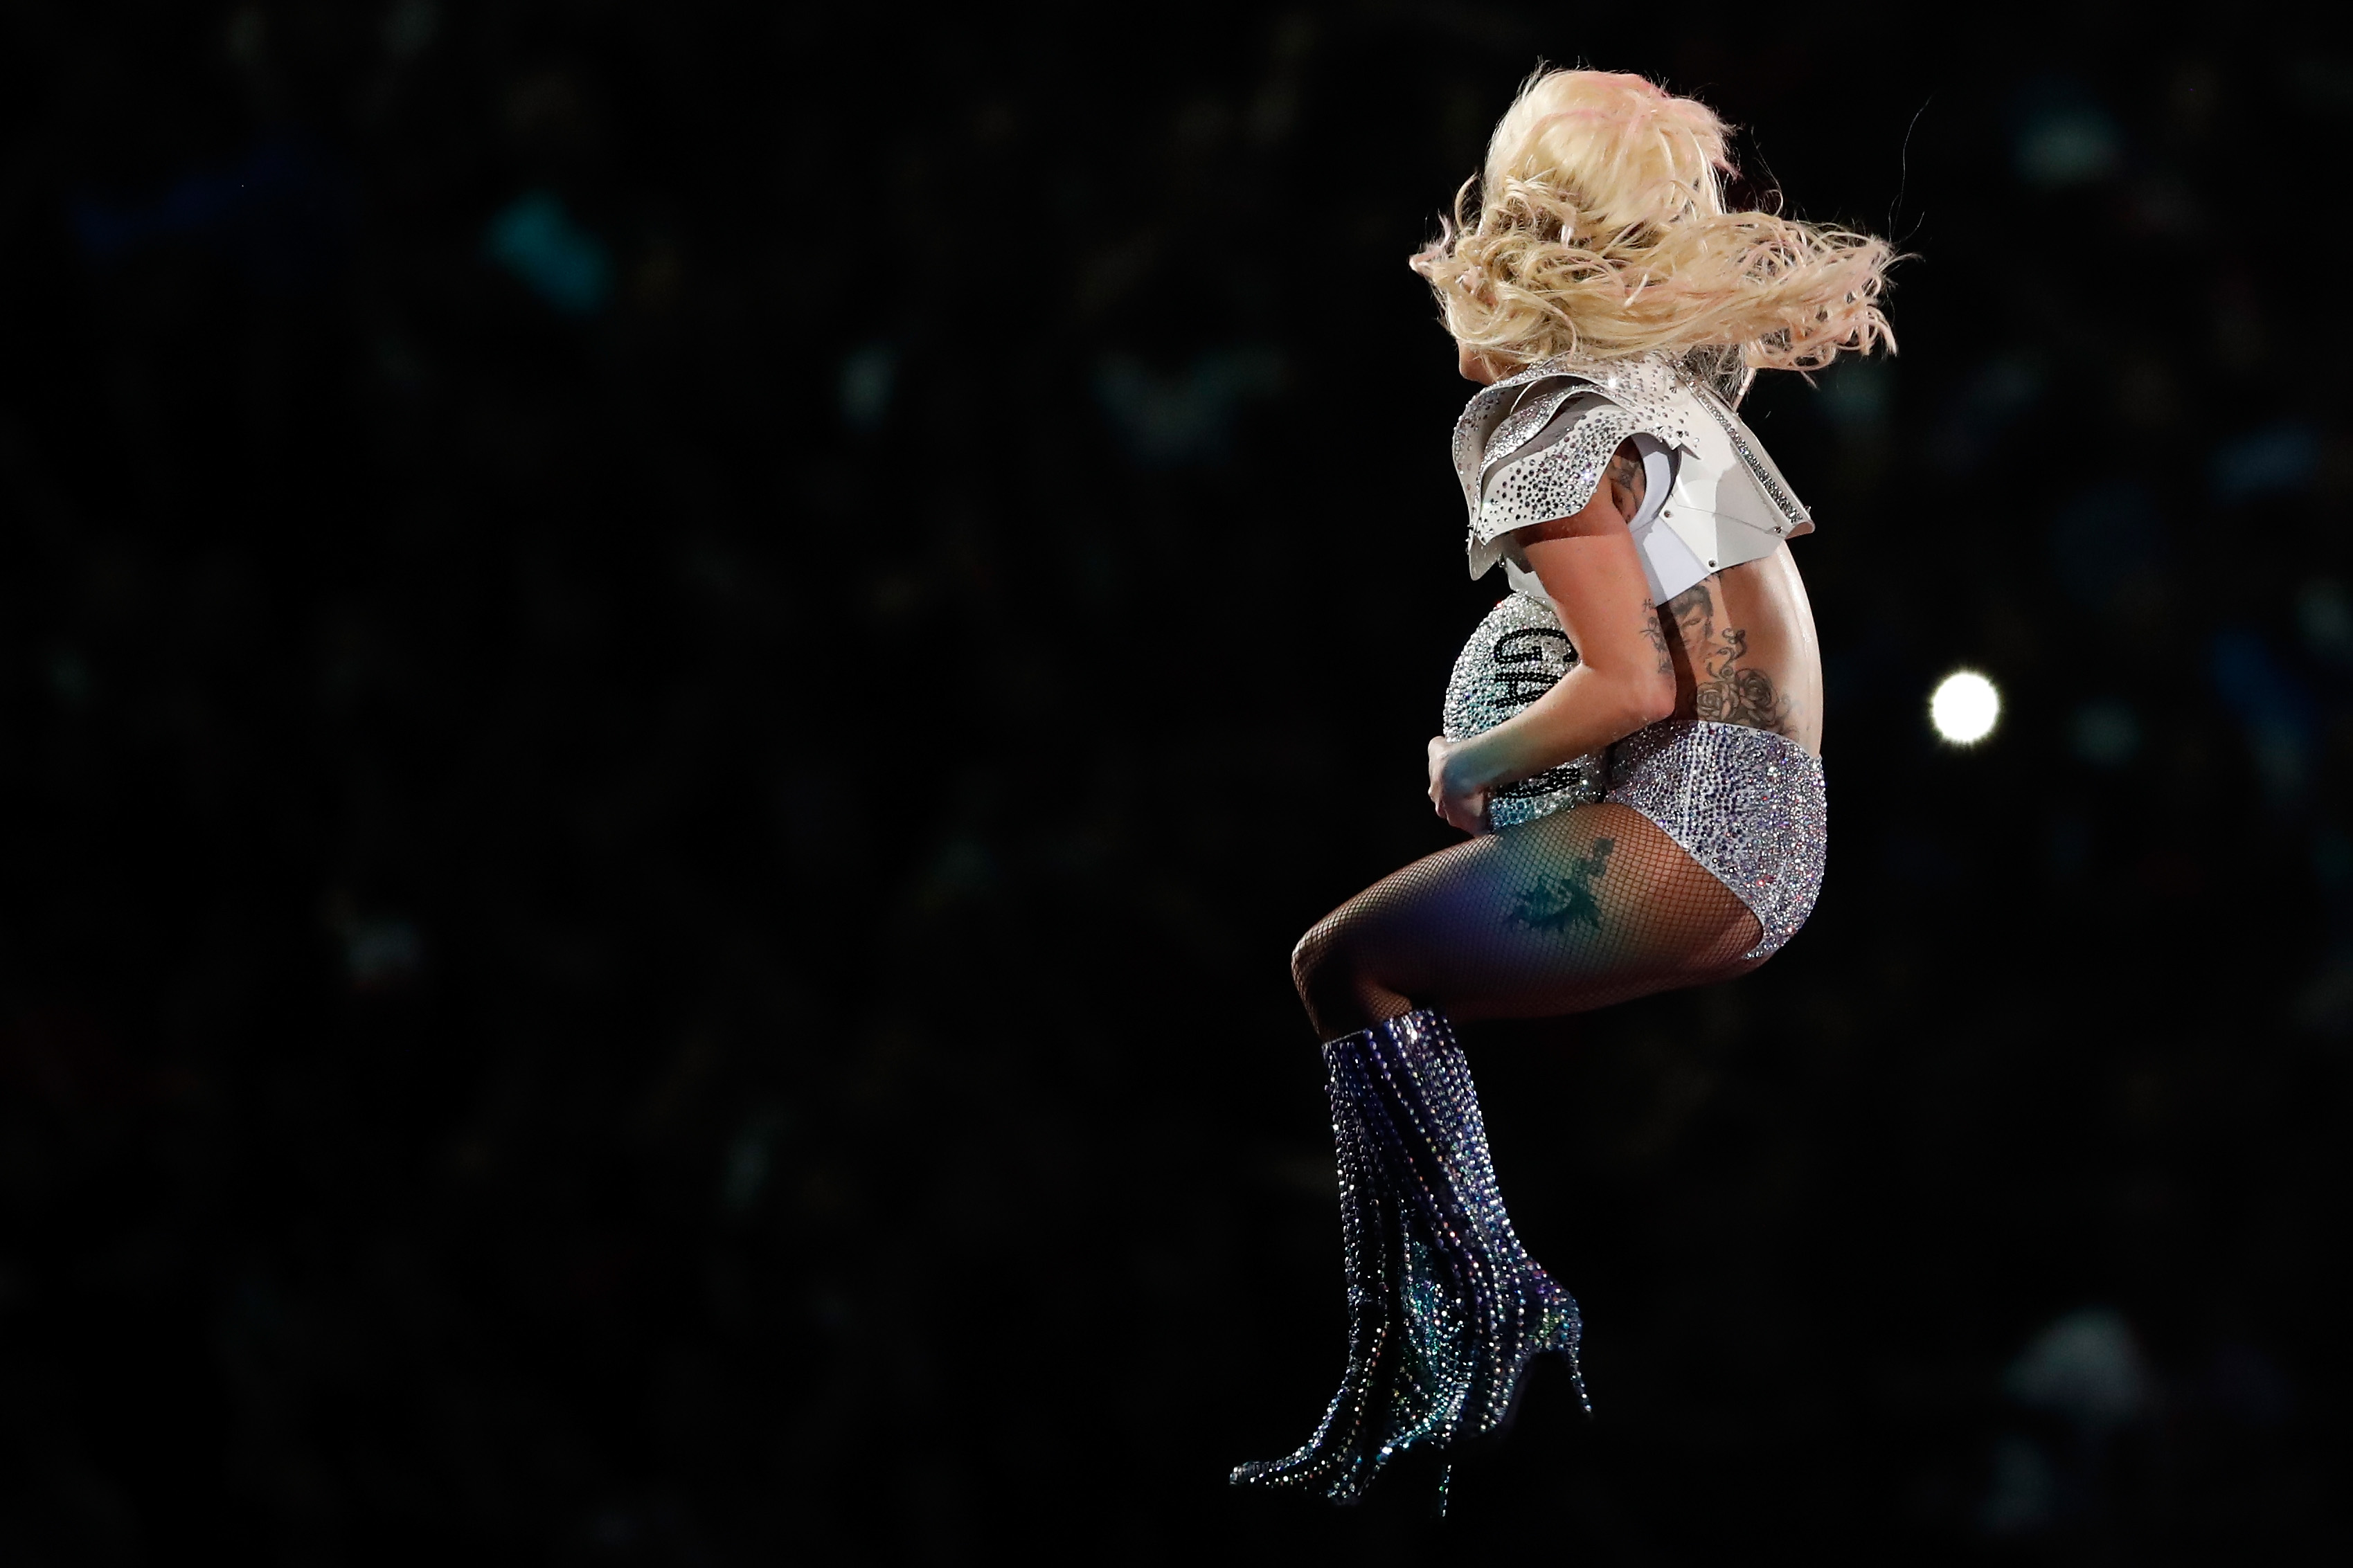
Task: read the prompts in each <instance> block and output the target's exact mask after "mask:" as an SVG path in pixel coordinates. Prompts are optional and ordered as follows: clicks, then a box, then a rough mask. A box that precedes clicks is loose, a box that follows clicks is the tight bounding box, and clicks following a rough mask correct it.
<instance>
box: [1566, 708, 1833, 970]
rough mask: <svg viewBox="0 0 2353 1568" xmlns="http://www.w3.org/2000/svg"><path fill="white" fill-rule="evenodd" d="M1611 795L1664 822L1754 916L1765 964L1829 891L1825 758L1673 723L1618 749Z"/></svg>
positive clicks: (1748, 733)
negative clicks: (1824, 884) (1824, 870)
mask: <svg viewBox="0 0 2353 1568" xmlns="http://www.w3.org/2000/svg"><path fill="white" fill-rule="evenodd" d="M1608 798H1609V799H1610V800H1613V801H1616V802H1618V803H1619V804H1620V805H1629V806H1631V807H1633V808H1634V809H1635V810H1636V811H1639V812H1641V814H1642V815H1643V816H1647V817H1649V818H1650V819H1651V821H1652V822H1655V823H1657V824H1658V825H1659V827H1660V829H1661V830H1662V832H1664V833H1665V834H1666V836H1667V837H1670V838H1672V839H1673V840H1674V841H1675V843H1676V844H1678V845H1679V846H1681V847H1682V848H1683V853H1685V854H1686V855H1689V856H1690V857H1691V858H1693V859H1694V860H1696V861H1698V862H1699V863H1700V865H1701V866H1702V867H1703V868H1705V869H1706V870H1707V871H1708V872H1709V873H1710V874H1711V875H1713V876H1714V877H1715V879H1717V880H1718V881H1720V882H1722V883H1723V884H1724V885H1725V887H1727V888H1729V889H1732V891H1733V893H1734V894H1735V895H1736V896H1737V897H1738V898H1739V900H1740V901H1741V902H1742V903H1744V904H1746V905H1747V906H1748V907H1749V909H1750V910H1752V911H1754V912H1755V914H1756V916H1757V921H1759V922H1760V923H1761V924H1762V925H1763V926H1764V928H1765V935H1764V939H1763V940H1762V941H1760V942H1757V945H1756V946H1755V947H1753V948H1751V949H1749V950H1748V952H1746V953H1743V954H1742V955H1741V956H1742V957H1743V958H1744V959H1747V958H1763V957H1765V956H1767V954H1770V953H1772V952H1778V950H1779V949H1780V946H1781V944H1782V943H1783V942H1788V940H1789V939H1790V938H1791V937H1792V936H1794V935H1796V934H1797V931H1798V928H1799V926H1801V925H1803V924H1805V921H1806V917H1807V915H1809V914H1810V913H1812V912H1813V908H1814V900H1815V898H1816V897H1817V896H1818V895H1819V894H1820V892H1821V888H1822V858H1823V853H1824V847H1825V844H1826V842H1827V830H1828V824H1829V804H1828V796H1827V795H1826V794H1825V792H1824V786H1823V782H1822V762H1821V759H1820V757H1817V756H1814V755H1812V754H1811V753H1810V752H1807V750H1806V749H1805V748H1804V747H1802V746H1800V745H1799V744H1797V743H1796V742H1793V741H1789V740H1786V739H1784V738H1783V737H1781V736H1779V735H1776V734H1774V733H1772V732H1771V731H1766V730H1756V729H1751V728H1749V727H1748V726H1747V725H1745V724H1716V723H1711V722H1708V721H1705V720H1670V721H1667V722H1665V723H1662V724H1653V725H1651V727H1650V728H1649V729H1647V730H1638V731H1635V732H1634V733H1633V734H1631V735H1629V736H1627V737H1626V738H1625V739H1624V740H1622V741H1620V742H1618V743H1617V744H1616V745H1614V746H1612V747H1610V748H1609V796H1608Z"/></svg>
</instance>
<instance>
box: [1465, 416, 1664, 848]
mask: <svg viewBox="0 0 2353 1568" xmlns="http://www.w3.org/2000/svg"><path fill="white" fill-rule="evenodd" d="M1609 467H1610V475H1609V481H1608V482H1606V483H1604V484H1603V485H1601V486H1600V487H1599V489H1596V490H1595V492H1594V496H1593V500H1591V501H1589V502H1588V503H1587V505H1586V508H1585V510H1583V511H1580V512H1578V513H1577V515H1576V516H1575V517H1567V518H1561V519H1558V520H1557V521H1552V522H1547V523H1543V524H1540V525H1539V526H1537V527H1535V528H1525V529H1522V530H1520V531H1518V533H1517V534H1515V535H1514V537H1515V538H1516V539H1517V540H1518V541H1519V542H1520V546H1521V549H1522V550H1523V552H1525V554H1526V557H1527V562H1528V566H1529V568H1530V569H1531V570H1533V571H1534V572H1535V574H1536V577H1537V580H1538V581H1540V582H1542V583H1543V584H1544V586H1545V592H1546V594H1547V595H1550V596H1551V599H1552V602H1553V605H1554V607H1555V608H1556V609H1557V610H1558V611H1559V612H1560V621H1561V627H1562V629H1563V630H1565V631H1567V633H1568V639H1569V641H1570V643H1572V644H1573V645H1574V646H1575V647H1576V648H1577V664H1576V666H1575V667H1574V668H1571V669H1570V670H1569V672H1568V673H1567V674H1566V675H1564V676H1562V677H1561V678H1560V679H1559V680H1558V681H1557V682H1556V683H1555V684H1554V686H1553V688H1552V689H1551V690H1549V691H1547V692H1546V693H1545V694H1544V695H1543V696H1541V697H1539V698H1537V699H1536V700H1535V701H1534V702H1531V703H1529V704H1528V705H1527V706H1526V707H1525V708H1524V709H1522V710H1520V711H1519V712H1517V713H1515V714H1514V715H1513V716H1512V717H1511V718H1509V719H1506V720H1504V721H1503V722H1502V723H1500V724H1498V725H1496V726H1495V727H1494V728H1493V729H1492V730H1487V731H1482V732H1481V733H1479V734H1476V735H1472V736H1470V737H1468V738H1467V739H1464V740H1461V741H1456V742H1450V741H1447V740H1444V739H1443V738H1441V739H1439V740H1434V741H1432V742H1430V800H1431V802H1432V803H1433V804H1434V805H1436V806H1437V807H1438V812H1439V815H1440V816H1443V817H1445V818H1446V820H1447V821H1449V822H1451V823H1452V824H1453V825H1454V826H1457V827H1460V828H1461V829H1462V830H1463V831H1464V832H1466V833H1476V832H1480V831H1482V829H1483V828H1484V827H1485V826H1486V816H1487V798H1486V797H1487V793H1488V791H1490V790H1492V789H1493V788H1494V787H1495V786H1497V785H1498V784H1513V783H1515V782H1516V781H1518V780H1520V779H1524V778H1527V777H1529V776H1531V775H1533V774H1535V773H1542V772H1544V771H1545V770H1546V768H1549V767H1554V766H1556V765H1557V764H1559V763H1565V762H1567V761H1568V760H1569V759H1570V758H1571V757H1578V756H1583V755H1584V754H1586V753H1587V752H1598V751H1599V750H1600V749H1601V748H1602V747H1604V746H1606V745H1608V744H1609V742H1612V741H1617V740H1621V739H1623V738H1624V737H1626V736H1628V735H1630V734H1632V733H1633V732H1634V731H1637V730H1640V729H1641V728H1642V727H1643V726H1644V725H1646V724H1654V723H1656V722H1658V721H1660V720H1662V719H1664V718H1666V717H1668V716H1669V715H1670V714H1672V712H1673V711H1674V710H1675V673H1674V665H1673V663H1672V661H1671V660H1670V659H1669V658H1668V657H1667V642H1666V634H1665V632H1664V631H1663V630H1662V628H1661V626H1660V625H1659V613H1658V608H1657V606H1655V605H1652V604H1651V591H1650V586H1649V583H1648V580H1647V579H1646V578H1645V577H1644V576H1643V574H1642V560H1641V555H1640V553H1639V552H1637V551H1636V550H1635V548H1634V539H1633V536H1632V535H1631V534H1630V533H1628V532H1627V531H1626V524H1627V520H1628V519H1629V518H1630V517H1631V516H1632V515H1633V514H1634V512H1635V510H1637V509H1638V508H1639V507H1640V506H1641V478H1640V475H1641V466H1640V463H1639V460H1637V459H1636V458H1634V457H1633V454H1632V449H1631V447H1620V449H1619V453H1618V457H1617V458H1615V459H1613V460H1612V461H1611V463H1610V465H1609Z"/></svg>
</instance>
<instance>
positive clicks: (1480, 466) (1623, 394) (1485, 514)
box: [1454, 354, 1814, 605]
mask: <svg viewBox="0 0 2353 1568" xmlns="http://www.w3.org/2000/svg"><path fill="white" fill-rule="evenodd" d="M1627 440H1631V441H1632V442H1633V443H1634V447H1635V450H1637V451H1638V452H1640V453H1641V456H1642V468H1643V479H1644V485H1643V495H1642V506H1641V510H1640V511H1638V512H1637V513H1636V514H1635V515H1634V517H1633V519H1632V520H1631V521H1630V523H1629V524H1628V527H1629V530H1630V532H1631V533H1632V534H1633V536H1634V543H1635V547H1636V548H1637V549H1638V550H1639V551H1640V552H1641V557H1642V572H1643V574H1644V576H1645V577H1647V578H1648V579H1649V582H1650V588H1651V599H1652V600H1653V601H1654V602H1655V603H1658V604H1662V605H1663V604H1665V603H1666V602H1667V601H1668V600H1669V599H1672V598H1673V597H1674V596H1675V595H1677V594H1680V593H1682V592H1683V590H1684V589H1686V588H1688V587H1690V586H1691V585H1692V584H1694V583H1697V582H1699V581H1700V580H1701V579H1703V578H1704V577H1707V576H1709V575H1710V574H1714V573H1716V572H1721V571H1724V570H1725V568H1727V567H1732V566H1737V565H1739V564H1741V563H1743V562H1746V561H1755V560H1758V559H1760V558H1762V557H1764V556H1767V555H1769V554H1771V553H1772V552H1774V551H1775V550H1776V549H1778V547H1779V546H1780V543H1781V542H1782V541H1783V540H1784V539H1793V538H1795V537H1797V536H1798V535H1799V534H1801V533H1808V532H1811V531H1812V530H1813V526H1814V524H1813V520H1812V518H1811V517H1810V515H1809V514H1808V513H1807V511H1806V509H1805V508H1804V506H1802V505H1800V504H1799V500H1798V498H1797V497H1796V496H1795V495H1794V494H1792V493H1791V491H1790V489H1789V486H1788V481H1787V480H1786V479H1782V477H1781V471H1780V469H1778V468H1775V467H1774V466H1773V459H1772V458H1770V457H1768V456H1767V455H1766V451H1765V447H1764V446H1763V444H1762V443H1761V442H1759V441H1758V440H1757V437H1756V436H1755V435H1754V434H1752V433H1751V432H1750V430H1749V428H1748V426H1746V425H1744V424H1742V423H1741V422H1740V416H1738V415H1736V414H1735V413H1733V412H1732V410H1731V409H1730V408H1729V407H1727V406H1726V405H1725V402H1724V400H1723V399H1722V398H1721V397H1719V396H1717V395H1715V393H1714V392H1713V391H1711V390H1709V389H1707V388H1705V387H1704V386H1702V385H1700V384H1698V383H1697V382H1696V381H1695V380H1694V379H1693V378H1692V377H1691V376H1690V375H1689V374H1686V373H1685V372H1684V371H1683V368H1682V367H1681V366H1679V365H1678V364H1677V363H1675V362H1674V361H1673V360H1672V359H1669V358H1668V357H1667V356H1666V355H1664V354H1650V355H1646V356H1644V357H1642V358H1641V359H1635V360H1622V361H1615V362H1609V363H1596V362H1591V361H1575V360H1567V359H1560V360H1550V361H1547V362H1546V363H1543V364H1539V365H1535V366H1532V367H1530V368H1529V369H1527V370H1525V371H1522V372H1521V373H1520V374H1517V375H1514V376H1512V377H1511V378H1509V379H1508V380H1504V381H1499V382H1497V383H1496V384H1494V385H1493V386H1489V387H1484V388H1482V389H1481V390H1480V392H1479V393H1478V394H1477V395H1475V396H1473V397H1472V399H1471V402H1470V404H1469V405H1468V406H1466V407H1465V408H1464V409H1463V410H1462V417H1461V419H1459V420H1458V421H1456V422H1455V426H1454V468H1455V473H1456V475H1457V476H1458V477H1459V478H1460V479H1461V481H1462V499H1463V501H1464V503H1465V504H1466V505H1467V506H1468V508H1469V509H1470V514H1471V536H1470V539H1469V541H1468V542H1467V544H1466V548H1467V549H1468V551H1469V553H1470V558H1471V575H1472V577H1474V578H1475V577H1483V576H1485V575H1486V574H1487V573H1488V571H1489V570H1490V569H1491V568H1493V565H1494V564H1495V563H1496V562H1497V561H1498V560H1504V555H1505V549H1504V536H1505V535H1507V534H1509V533H1511V532H1512V531H1514V530H1516V529H1522V528H1528V527H1533V526H1534V525H1535V524H1537V523H1540V522H1549V521H1553V520H1554V519H1556V518H1563V517H1574V516H1576V515H1577V513H1578V512H1580V511H1582V510H1585V507H1586V504H1587V503H1588V501H1590V500H1592V499H1593V492H1594V491H1595V490H1596V489H1599V487H1600V483H1601V476H1602V472H1603V470H1604V469H1605V468H1608V466H1609V458H1610V457H1611V455H1612V454H1614V453H1615V452H1616V451H1617V450H1618V447H1619V445H1620V443H1621V442H1624V441H1627ZM1504 572H1505V575H1506V576H1507V577H1508V578H1509V579H1510V581H1511V584H1512V586H1513V587H1514V588H1516V589H1518V590H1519V591H1520V592H1522V593H1525V594H1532V595H1535V596H1536V597H1538V598H1545V597H1546V594H1545V592H1544V587H1543V585H1542V584H1539V583H1538V582H1537V581H1536V578H1535V574H1534V573H1532V572H1528V571H1526V570H1525V569H1524V568H1522V567H1521V566H1520V565H1518V564H1517V563H1514V562H1511V561H1508V560H1504Z"/></svg>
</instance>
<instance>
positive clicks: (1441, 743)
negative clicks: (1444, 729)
mask: <svg viewBox="0 0 2353 1568" xmlns="http://www.w3.org/2000/svg"><path fill="white" fill-rule="evenodd" d="M1460 752H1461V747H1459V746H1458V745H1456V744H1455V742H1452V741H1450V740H1448V739H1447V738H1446V737H1445V736H1443V735H1433V736H1431V737H1430V805H1432V806H1434V807H1435V808H1437V811H1438V815H1439V816H1442V817H1444V818H1445V819H1446V822H1447V826H1451V827H1459V828H1461V830H1462V831H1463V832H1465V833H1470V834H1480V833H1484V832H1486V831H1488V828H1487V786H1486V785H1485V784H1473V783H1472V782H1471V780H1470V779H1469V778H1468V777H1466V776H1465V772H1466V770H1465V769H1464V768H1463V766H1462V764H1461V760H1460V757H1459V753H1460Z"/></svg>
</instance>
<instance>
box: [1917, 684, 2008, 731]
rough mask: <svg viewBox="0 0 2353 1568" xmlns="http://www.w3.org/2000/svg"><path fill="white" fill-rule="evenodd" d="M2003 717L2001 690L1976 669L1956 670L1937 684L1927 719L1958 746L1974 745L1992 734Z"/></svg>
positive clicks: (1930, 699) (1929, 701) (1929, 700)
mask: <svg viewBox="0 0 2353 1568" xmlns="http://www.w3.org/2000/svg"><path fill="white" fill-rule="evenodd" d="M2000 717H2001V693H2000V692H1999V691H1997V690H1995V689H1994V685H1993V682H1992V681H1990V680H1988V679H1986V678H1985V677H1984V676H1982V675H1979V674H1978V672H1977V671H1976V670H1974V669H1957V670H1955V671H1953V673H1952V674H1950V675H1948V676H1947V677H1945V679H1943V680H1941V681H1939V682H1937V684H1936V695H1935V696H1933V697H1931V698H1929V699H1928V722H1930V723H1931V724H1934V725H1935V726H1936V733H1937V734H1939V735H1942V736H1943V737H1944V738H1945V739H1946V740H1947V741H1950V742H1953V743H1954V744H1955V745H1957V746H1970V745H1975V744H1976V743H1977V742H1979V741H1982V740H1984V739H1985V738H1986V737H1987V736H1988V735H1990V734H1992V733H1993V725H1994V721H1995V720H1997V719H1999V718H2000Z"/></svg>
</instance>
